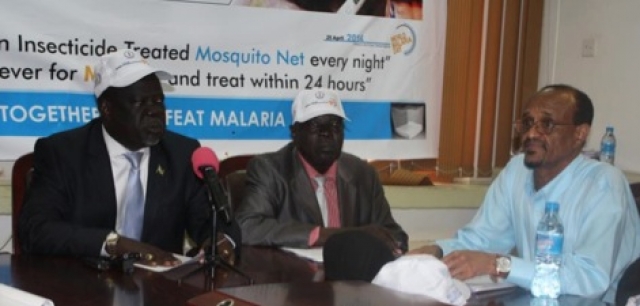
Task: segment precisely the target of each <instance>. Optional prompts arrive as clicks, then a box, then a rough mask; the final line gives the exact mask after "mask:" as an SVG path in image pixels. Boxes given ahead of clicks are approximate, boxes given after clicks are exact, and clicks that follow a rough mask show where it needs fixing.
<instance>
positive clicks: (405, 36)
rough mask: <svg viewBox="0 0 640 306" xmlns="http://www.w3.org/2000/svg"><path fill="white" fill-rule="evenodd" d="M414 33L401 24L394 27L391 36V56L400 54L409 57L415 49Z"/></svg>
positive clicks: (404, 24)
mask: <svg viewBox="0 0 640 306" xmlns="http://www.w3.org/2000/svg"><path fill="white" fill-rule="evenodd" d="M416 38H417V36H416V32H415V31H414V30H413V28H412V27H411V26H410V25H408V24H406V23H403V24H401V25H399V26H398V27H396V30H395V31H394V32H393V35H391V51H392V52H393V54H397V53H400V52H402V53H403V54H404V55H409V54H411V52H413V49H415V47H416Z"/></svg>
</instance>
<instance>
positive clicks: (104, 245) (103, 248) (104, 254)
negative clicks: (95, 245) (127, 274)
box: [100, 242, 109, 257]
mask: <svg viewBox="0 0 640 306" xmlns="http://www.w3.org/2000/svg"><path fill="white" fill-rule="evenodd" d="M100 256H105V257H109V253H107V242H102V249H101V250H100Z"/></svg>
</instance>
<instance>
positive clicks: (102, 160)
mask: <svg viewBox="0 0 640 306" xmlns="http://www.w3.org/2000/svg"><path fill="white" fill-rule="evenodd" d="M88 143H89V145H88V149H87V155H88V158H87V161H88V163H87V165H86V168H87V172H86V175H87V176H86V177H85V182H84V184H86V186H88V188H89V189H90V190H91V192H90V193H89V194H91V195H94V197H93V198H94V199H99V202H100V203H109V204H108V205H109V207H104V208H102V209H104V210H106V211H107V212H108V213H107V214H106V218H109V224H111V226H113V228H114V229H115V226H116V218H117V214H118V204H117V202H116V189H115V183H114V181H113V172H112V171H111V160H110V158H109V153H108V152H107V146H106V145H105V143H104V137H103V135H102V123H101V122H100V121H95V120H94V121H93V125H92V126H91V127H90V131H89V141H88Z"/></svg>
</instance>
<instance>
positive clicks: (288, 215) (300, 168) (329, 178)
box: [236, 89, 407, 254]
mask: <svg viewBox="0 0 640 306" xmlns="http://www.w3.org/2000/svg"><path fill="white" fill-rule="evenodd" d="M292 111H293V124H292V125H291V126H290V131H291V136H292V139H293V141H292V142H291V143H289V144H288V145H286V146H285V147H283V148H282V149H280V150H279V151H277V152H273V153H267V154H263V155H258V156H256V157H255V158H253V159H252V160H251V161H250V163H249V165H248V168H247V185H246V188H245V195H244V198H243V202H242V204H241V205H240V207H238V208H237V211H236V216H237V219H238V223H240V227H241V228H242V231H243V241H244V242H245V243H247V244H251V245H278V246H290V247H301V248H306V247H314V246H322V245H324V242H325V241H326V239H327V238H328V237H330V236H331V235H333V234H335V233H338V232H343V231H348V230H361V231H366V232H368V233H370V234H373V235H375V236H377V237H379V238H381V239H382V240H383V241H385V242H386V244H387V246H388V247H389V248H390V249H392V250H393V251H395V252H396V253H398V254H399V253H401V252H403V251H405V250H406V248H407V234H406V233H405V232H404V231H403V230H402V228H401V227H400V225H398V224H397V223H396V222H395V220H394V219H393V216H392V215H391V209H390V208H389V203H388V202H387V200H386V198H385V195H384V191H383V189H382V185H381V183H380V180H379V178H378V174H377V172H376V170H375V169H374V168H373V167H372V166H370V165H369V164H368V163H367V162H365V161H363V160H361V159H360V158H358V157H356V156H354V155H351V154H348V153H344V152H342V144H343V142H344V120H345V119H346V118H347V117H346V115H345V113H344V110H343V108H342V103H341V101H340V98H339V97H338V95H337V94H336V93H335V92H333V91H330V90H325V89H312V90H304V91H302V92H300V93H299V94H298V96H297V97H296V99H295V101H294V102H293V107H292ZM323 182H324V183H323Z"/></svg>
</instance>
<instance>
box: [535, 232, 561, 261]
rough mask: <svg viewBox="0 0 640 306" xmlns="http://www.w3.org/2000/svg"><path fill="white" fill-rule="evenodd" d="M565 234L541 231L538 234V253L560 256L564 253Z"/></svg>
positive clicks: (539, 254)
mask: <svg viewBox="0 0 640 306" xmlns="http://www.w3.org/2000/svg"><path fill="white" fill-rule="evenodd" d="M563 238H564V236H563V235H561V234H558V233H544V232H539V233H537V235H536V255H537V256H544V255H551V256H558V255H560V254H562V244H563V240H564V239H563Z"/></svg>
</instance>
